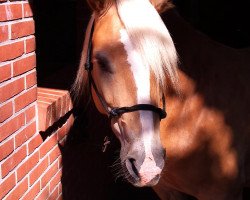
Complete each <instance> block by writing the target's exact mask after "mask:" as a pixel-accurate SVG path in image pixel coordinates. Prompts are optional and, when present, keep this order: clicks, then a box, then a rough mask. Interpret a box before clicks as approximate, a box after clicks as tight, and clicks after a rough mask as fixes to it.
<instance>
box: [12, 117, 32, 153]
mask: <svg viewBox="0 0 250 200" xmlns="http://www.w3.org/2000/svg"><path fill="white" fill-rule="evenodd" d="M35 133H36V122H33V123H32V124H30V125H28V126H27V127H25V128H24V129H23V130H22V131H21V132H20V133H18V134H16V136H15V144H16V145H15V147H16V148H17V147H19V146H21V145H22V144H24V142H26V141H27V140H28V139H30V138H31V137H32V136H33V135H34V134H35Z"/></svg>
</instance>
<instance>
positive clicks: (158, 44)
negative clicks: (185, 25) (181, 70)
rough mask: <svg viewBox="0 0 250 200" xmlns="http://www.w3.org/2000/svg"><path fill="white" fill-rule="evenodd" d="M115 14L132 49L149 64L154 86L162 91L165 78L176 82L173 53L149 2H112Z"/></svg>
mask: <svg viewBox="0 0 250 200" xmlns="http://www.w3.org/2000/svg"><path fill="white" fill-rule="evenodd" d="M116 4H117V9H118V14H119V16H120V19H121V21H122V22H123V24H124V26H125V28H126V30H127V33H128V35H129V37H130V40H131V41H132V44H133V45H134V48H135V50H136V51H137V52H138V54H139V55H141V57H142V60H143V61H144V64H146V65H149V66H150V68H151V70H152V71H153V73H154V75H155V77H156V80H157V81H158V84H159V85H160V86H161V87H162V88H165V86H166V76H168V78H169V79H170V81H171V83H172V85H173V86H174V87H175V86H176V85H177V83H178V76H177V60H178V58H177V53H176V50H175V47H174V43H173V40H172V38H171V36H170V34H169V32H168V30H167V28H166V26H165V24H164V23H163V21H162V19H161V17H160V15H159V14H158V12H157V11H156V9H155V8H154V7H153V5H152V4H151V3H150V1H149V0H116Z"/></svg>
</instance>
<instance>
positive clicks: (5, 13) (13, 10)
mask: <svg viewBox="0 0 250 200" xmlns="http://www.w3.org/2000/svg"><path fill="white" fill-rule="evenodd" d="M20 18H22V5H21V4H4V5H0V21H9V20H13V19H20Z"/></svg>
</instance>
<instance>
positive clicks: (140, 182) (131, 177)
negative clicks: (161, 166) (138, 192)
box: [124, 166, 161, 187]
mask: <svg viewBox="0 0 250 200" xmlns="http://www.w3.org/2000/svg"><path fill="white" fill-rule="evenodd" d="M124 170H125V173H124V174H126V175H125V176H126V180H127V181H128V182H129V183H131V184H132V185H133V186H135V187H153V186H155V185H156V184H157V183H158V182H159V180H160V177H161V176H160V174H159V175H157V176H156V177H154V178H153V179H152V180H150V181H146V180H145V179H143V178H142V177H140V176H138V175H137V174H134V173H131V170H129V169H128V168H127V166H124Z"/></svg>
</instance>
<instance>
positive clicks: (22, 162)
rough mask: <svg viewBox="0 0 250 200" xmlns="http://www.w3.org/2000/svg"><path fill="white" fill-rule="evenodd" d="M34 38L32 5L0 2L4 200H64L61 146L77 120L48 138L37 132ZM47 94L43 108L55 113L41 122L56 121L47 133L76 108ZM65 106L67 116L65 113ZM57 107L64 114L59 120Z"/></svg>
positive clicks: (0, 189)
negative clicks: (59, 144) (60, 199)
mask: <svg viewBox="0 0 250 200" xmlns="http://www.w3.org/2000/svg"><path fill="white" fill-rule="evenodd" d="M34 33H35V23H34V19H33V12H32V9H31V6H30V2H29V1H28V0H18V1H15V0H0V199H4V200H7V199H8V200H14V199H23V200H27V199H32V200H33V199H35V197H37V198H38V199H39V198H40V199H48V198H50V199H59V198H61V196H62V190H61V183H60V180H61V171H62V170H61V168H62V166H61V152H60V150H59V147H58V142H60V141H62V140H65V135H66V134H67V132H68V130H69V128H70V126H71V125H72V123H73V117H72V116H70V117H69V118H68V120H67V121H66V122H65V123H64V125H62V126H61V127H60V128H58V129H57V130H55V129H53V130H54V132H52V133H50V135H48V136H47V137H46V138H43V137H42V134H41V132H40V131H41V130H39V126H38V121H39V120H38V118H39V113H38V110H39V109H38V107H37V106H38V105H39V103H38V100H37V84H36V83H37V78H36V54H35V36H34ZM51 92H52V93H53V92H54V90H52V91H51ZM47 93H48V92H45V94H44V95H45V97H43V93H42V95H41V96H42V97H41V98H43V100H42V103H40V105H41V106H44V105H46V106H45V111H46V112H47V110H49V109H51V112H50V114H48V115H47V116H46V117H45V116H44V112H43V113H42V116H41V117H45V118H46V119H45V120H47V119H48V118H49V119H51V120H50V122H49V124H48V123H47V124H46V127H45V126H43V127H45V129H44V130H42V131H45V132H46V128H49V127H50V126H52V125H53V123H55V122H56V120H59V118H60V117H63V115H64V114H66V113H67V112H68V111H69V110H70V109H71V108H72V107H70V106H71V104H70V99H69V95H68V93H67V92H65V91H59V93H57V94H56V95H54V96H56V98H54V99H53V98H52V100H51V98H47V97H46V95H48V94H47ZM65 95H66V96H65ZM46 98H47V99H46ZM44 99H45V100H44ZM67 99H69V100H67ZM67 102H68V103H67ZM50 104H51V105H56V106H50ZM64 104H65V106H66V105H67V109H68V110H65V109H64V107H63V105H64ZM54 107H55V108H56V109H57V110H59V108H60V109H62V111H61V112H60V113H59V112H58V111H57V113H56V115H55V113H54ZM40 110H43V111H44V109H42V108H40ZM49 115H53V116H54V115H55V116H56V117H57V118H56V119H54V118H53V117H51V116H49ZM41 117H40V118H41ZM52 119H53V120H54V121H52ZM40 121H41V123H44V121H42V120H40ZM40 126H42V125H40Z"/></svg>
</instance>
